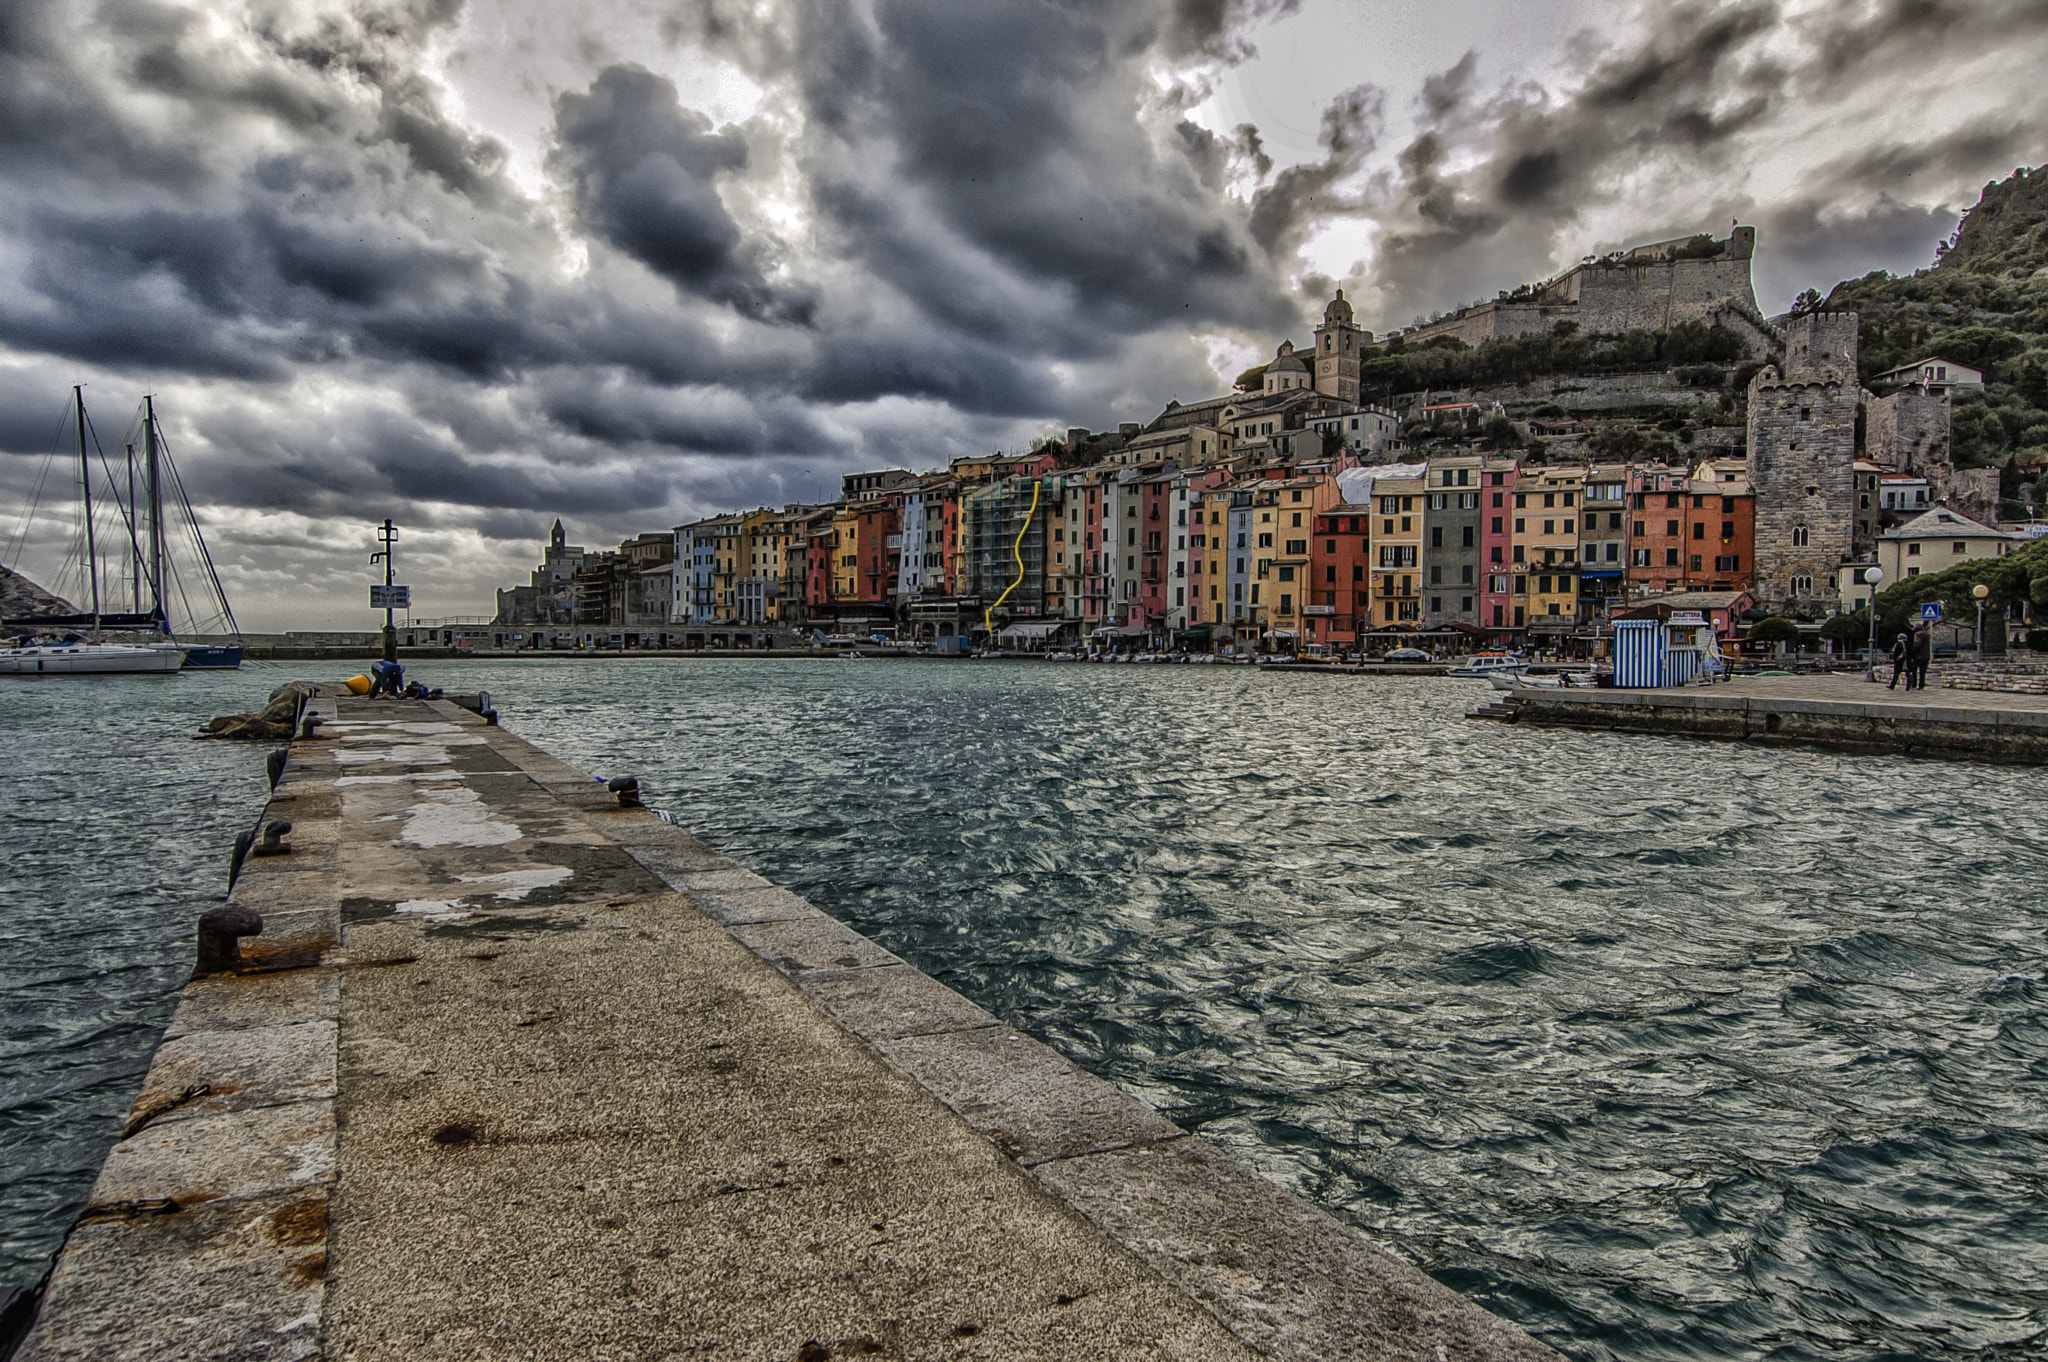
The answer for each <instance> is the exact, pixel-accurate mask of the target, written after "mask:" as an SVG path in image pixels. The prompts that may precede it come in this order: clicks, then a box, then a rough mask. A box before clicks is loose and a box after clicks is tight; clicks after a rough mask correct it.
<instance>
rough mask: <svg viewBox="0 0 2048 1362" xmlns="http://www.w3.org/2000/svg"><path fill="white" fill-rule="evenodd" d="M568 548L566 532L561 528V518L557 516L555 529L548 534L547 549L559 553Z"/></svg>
mask: <svg viewBox="0 0 2048 1362" xmlns="http://www.w3.org/2000/svg"><path fill="white" fill-rule="evenodd" d="M568 546H569V535H568V532H567V531H565V530H564V529H563V528H562V521H561V518H560V517H559V516H558V517H556V519H555V528H554V529H553V530H552V531H550V532H549V534H548V547H549V548H551V549H553V550H555V552H557V553H560V552H561V551H562V550H563V549H565V548H567V547H568Z"/></svg>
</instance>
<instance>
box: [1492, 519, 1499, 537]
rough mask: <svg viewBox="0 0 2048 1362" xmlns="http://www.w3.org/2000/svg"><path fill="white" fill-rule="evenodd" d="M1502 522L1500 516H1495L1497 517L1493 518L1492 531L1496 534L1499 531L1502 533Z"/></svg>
mask: <svg viewBox="0 0 2048 1362" xmlns="http://www.w3.org/2000/svg"><path fill="white" fill-rule="evenodd" d="M1500 522H1501V518H1500V517H1499V516H1495V517H1494V518H1493V531H1492V532H1493V533H1494V534H1499V533H1500Z"/></svg>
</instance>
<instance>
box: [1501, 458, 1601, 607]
mask: <svg viewBox="0 0 2048 1362" xmlns="http://www.w3.org/2000/svg"><path fill="white" fill-rule="evenodd" d="M1585 486H1586V470H1585V469H1583V468H1541V467H1525V468H1524V469H1523V470H1522V476H1521V477H1520V478H1519V479H1518V480H1517V481H1516V483H1515V535H1514V557H1515V574H1516V592H1517V595H1520V594H1521V593H1522V591H1523V590H1524V589H1525V587H1526V591H1527V596H1528V610H1529V614H1528V619H1529V628H1530V629H1531V630H1532V631H1535V632H1538V633H1545V632H1549V633H1557V634H1565V633H1569V632H1571V630H1572V629H1573V628H1575V627H1576V626H1577V624H1578V618H1579V572H1578V569H1579V517H1580V515H1581V513H1582V511H1583V507H1582V506H1581V504H1580V503H1581V501H1582V499H1583V497H1584V494H1585Z"/></svg>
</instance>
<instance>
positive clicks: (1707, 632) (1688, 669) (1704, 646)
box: [1664, 610, 1720, 686]
mask: <svg viewBox="0 0 2048 1362" xmlns="http://www.w3.org/2000/svg"><path fill="white" fill-rule="evenodd" d="M1709 652H1713V653H1716V654H1718V653H1719V652H1720V649H1719V648H1718V647H1717V646H1716V645H1715V643H1714V631H1713V630H1712V629H1711V628H1710V627H1708V625H1707V617H1706V616H1705V615H1702V614H1701V613H1700V612H1699V611H1697V610H1674V611H1673V612H1672V614H1671V618H1670V619H1669V620H1668V621H1666V622H1665V625H1664V684H1665V685H1667V686H1683V685H1688V684H1690V683H1691V682H1692V681H1693V680H1694V679H1695V678H1701V673H1703V672H1705V671H1706V669H1707V654H1708V653H1709ZM1701 679H1703V678H1701Z"/></svg>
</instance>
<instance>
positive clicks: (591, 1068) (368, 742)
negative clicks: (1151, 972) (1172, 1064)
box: [18, 687, 1557, 1362]
mask: <svg viewBox="0 0 2048 1362" xmlns="http://www.w3.org/2000/svg"><path fill="white" fill-rule="evenodd" d="M335 689H336V688H331V687H328V688H322V690H321V693H320V694H319V695H318V696H317V697H316V698H314V699H313V700H312V701H311V702H310V705H309V715H310V717H312V718H314V719H316V720H322V721H324V722H322V723H319V724H317V725H316V726H315V729H314V731H313V733H312V734H311V735H310V736H303V735H302V736H301V737H300V738H299V739H298V740H297V741H295V742H294V743H293V744H292V746H291V748H290V751H289V760H288V762H287V763H286V764H285V765H284V767H283V769H282V773H281V779H280V780H279V781H278V783H277V785H276V787H275V790H274V792H273V797H272V799H271V801H270V803H269V805H268V807H266V808H265V810H264V811H263V816H262V819H261V820H260V822H259V826H262V827H266V828H269V829H270V830H272V831H273V832H275V833H276V834H278V836H277V838H276V839H275V840H277V841H278V843H279V845H278V846H277V847H275V848H273V849H271V854H268V855H266V854H262V849H261V848H259V849H258V850H257V851H256V852H254V853H252V855H251V857H250V859H249V860H248V861H247V862H246V863H245V867H244V869H243V871H242V873H241V876H240V878H239V880H238V881H237V882H236V883H235V885H234V888H233V891H232V893H231V895H230V898H229V902H228V904H227V905H226V907H225V909H223V910H218V911H219V913H220V915H219V916H213V915H209V919H208V920H209V921H210V922H211V923H212V924H213V925H214V927H215V928H216V931H215V932H214V933H213V935H212V936H211V937H210V938H209V939H208V942H209V949H210V950H212V951H213V952H214V953H215V956H214V958H213V959H212V960H211V962H210V963H209V965H208V966H207V968H208V971H209V972H208V973H206V974H205V975H204V976H203V977H200V978H197V979H195V980H194V982H193V983H192V984H191V985H190V986H189V987H188V988H187V989H186V990H185V994H184V998H183V1000H182V1002H181V1004H180V1006H179V1008H178V1010H177V1012H176V1015H175V1016H174V1018H173V1020H172V1022H171V1025H170V1027H169V1030H168V1032H167V1033H166V1036H165V1039H164V1042H163V1044H162V1046H161V1048H160V1049H159V1051H158V1053H157V1055H156V1058H155V1062H154V1063H153V1065H152V1067H151V1069H150V1072H149V1074H148V1077H147V1078H146V1080H145V1082H144V1085H143V1090H142V1092H141V1094H140V1095H139V1096H138V1097H137V1099H136V1102H135V1105H134V1108H133V1109H132V1111H131V1114H130V1117H129V1119H128V1122H127V1126H126V1129H125V1131H124V1133H123V1138H122V1139H121V1140H120V1142H119V1143H117V1144H116V1145H115V1147H114V1149H113V1151H112V1152H111V1153H110V1154H109V1155H108V1157H107V1160H106V1164H105V1166H104V1168H103V1170H102V1173H101V1176H100V1178H99V1181H98V1183H97V1184H96V1185H95V1187H94V1190H93V1194H92V1198H91V1203H90V1205H89V1206H88V1208H87V1210H86V1212H85V1214H84V1216H83V1217H82V1218H81V1220H80V1222H79V1224H78V1226H77V1227H76V1229H74V1231H73V1232H72V1234H71V1236H70V1238H69V1240H68V1241H67V1243H66V1245H65V1247H64V1250H63V1252H62V1253H61V1255H60V1256H59V1258H58V1261H57V1264H56V1267H55V1269H54V1271H53V1273H52V1276H51V1279H50V1282H49V1286H48V1289H47V1292H46V1294H45V1297H44V1299H43V1302H42V1307H41V1311H40V1314H39V1317H38V1319H37V1321H36V1324H35V1326H34V1329H33V1331H32V1333H31V1334H30V1337H29V1338H28V1340H27V1342H26V1344H25V1345H24V1348H23V1350H22V1352H21V1353H20V1354H19V1355H18V1356H19V1358H21V1359H24V1362H55V1360H56V1359H87V1358H91V1359H104V1358H121V1359H124V1362H155V1360H156V1359H166V1360H168V1359H179V1360H180V1362H194V1360H195V1359H230V1358H232V1359H238V1362H245V1360H251V1359H294V1360H299V1359H310V1358H329V1359H336V1360H337V1362H338V1360H339V1359H344V1358H346V1359H386V1358H389V1359H394V1360H396V1359H404V1360H405V1362H438V1360H439V1359H447V1360H448V1362H455V1359H474V1358H501V1357H502V1358H513V1357H520V1358H529V1357H530V1358H577V1359H618V1362H628V1360H637V1359H644V1358H655V1357H683V1356H691V1357H697V1356H702V1357H721V1358H722V1357H747V1358H762V1359H770V1358H784V1359H798V1362H818V1360H819V1359H826V1358H843V1357H882V1358H890V1357H918V1358H926V1357H942V1356H943V1357H987V1358H1030V1357H1037V1358H1047V1359H1050V1358H1061V1359H1105V1362H1106V1360H1107V1359H1128V1358H1180V1359H1232V1360H1233V1362H1251V1359H1253V1358H1257V1357H1268V1358H1291V1359H1301V1360H1302V1362H1307V1359H1311V1358H1313V1359H1332V1358H1359V1359H1364V1358H1374V1359H1379V1358H1390V1359H1402V1360H1404V1362H1406V1360H1411V1359H1412V1362H1442V1360H1443V1359H1446V1358H1461V1359H1463V1358H1470V1359H1495V1358H1499V1359H1521V1360H1525V1362H1556V1359H1557V1354H1555V1353H1553V1352H1552V1351H1550V1350H1549V1349H1548V1348H1545V1347H1543V1346H1542V1345H1540V1344H1538V1343H1536V1342H1535V1341H1533V1340H1532V1339H1530V1338H1529V1337H1528V1336H1527V1335H1526V1334H1524V1333H1522V1332H1521V1331H1519V1330H1517V1329H1515V1328H1514V1327H1512V1326H1510V1325H1508V1324H1506V1323H1504V1322H1502V1321H1501V1320H1499V1319H1496V1318H1495V1317H1493V1316H1491V1315H1489V1314H1487V1313H1486V1312H1485V1311H1483V1310H1480V1309H1478V1308H1477V1307H1475V1306H1473V1305H1472V1304H1470V1303H1469V1302H1467V1301H1465V1300H1463V1299H1462V1298H1460V1297H1459V1296H1457V1295H1456V1294H1454V1293H1453V1292H1451V1291H1449V1290H1448V1289H1446V1288H1445V1287H1443V1286H1442V1285H1440V1284H1438V1283H1437V1282H1435V1281H1433V1280H1432V1279H1430V1278H1429V1277H1427V1276H1425V1275H1424V1274H1423V1273H1421V1272H1419V1271H1417V1270H1416V1269H1414V1268H1412V1267H1410V1266H1408V1265H1407V1264H1404V1263H1402V1262H1400V1261H1398V1260H1397V1259H1394V1258H1392V1257H1391V1256H1389V1255H1387V1254H1386V1253H1384V1252H1382V1251H1380V1250H1379V1249H1377V1248H1375V1247H1374V1246H1373V1245H1372V1244H1370V1243H1368V1242H1367V1241H1366V1240H1365V1239H1363V1238H1362V1237H1361V1236H1359V1235H1358V1234H1357V1233H1356V1232H1354V1231H1352V1230H1351V1229H1349V1228H1347V1227H1346V1226H1344V1225H1342V1224H1340V1223H1339V1222H1338V1221H1336V1220H1335V1219H1333V1218H1331V1217H1330V1216H1329V1215H1327V1214H1326V1213H1324V1212H1323V1211H1321V1210H1319V1209H1317V1208H1316V1207H1314V1206H1312V1205H1310V1204H1308V1203H1307V1202H1304V1201H1302V1200H1301V1199H1299V1198H1297V1197H1295V1196H1294V1195H1293V1194H1291V1193H1290V1192H1288V1191H1286V1190H1285V1189H1283V1188H1282V1187H1280V1186H1278V1185H1276V1184H1275V1183H1273V1182H1270V1181H1268V1180H1267V1179H1266V1178H1264V1177H1261V1176H1260V1175H1258V1174H1257V1173H1255V1172H1253V1171H1252V1170H1250V1169H1249V1168H1247V1167H1245V1166H1244V1165H1242V1164H1239V1163H1237V1162H1236V1161H1235V1160H1233V1159H1231V1158H1229V1157H1228V1156H1226V1155H1224V1154H1223V1153H1221V1152H1220V1151H1219V1150H1217V1149H1215V1148H1214V1147H1212V1146H1210V1145H1209V1144H1207V1143H1206V1142H1204V1141H1203V1140H1201V1139H1200V1138H1199V1137H1196V1136H1192V1135H1189V1134H1187V1133H1185V1132H1183V1131H1182V1130H1180V1129H1179V1128H1178V1127H1176V1126H1174V1125H1173V1124H1172V1123H1171V1122H1169V1121H1167V1120H1166V1119H1164V1118H1163V1117H1161V1116H1160V1115H1159V1114H1158V1113H1157V1112H1155V1111H1153V1110H1151V1109H1150V1108H1148V1107H1146V1106H1144V1105H1143V1104H1141V1103H1139V1102H1136V1101H1134V1100H1133V1099H1131V1098H1129V1097H1127V1096H1125V1095H1124V1094H1122V1093H1121V1092H1119V1091H1118V1090H1117V1089H1115V1088H1113V1087H1111V1086H1110V1085H1109V1084H1107V1083H1105V1082H1103V1081H1102V1080H1100V1079H1098V1078H1096V1077H1094V1076H1093V1075H1091V1074H1089V1073H1087V1072H1085V1071H1083V1070H1081V1069H1078V1068H1076V1067H1075V1066H1074V1065H1073V1064H1071V1063H1070V1062H1068V1061H1067V1060H1066V1059H1065V1058H1064V1057H1062V1056H1061V1055H1059V1054H1058V1053H1057V1052H1055V1051H1053V1050H1051V1049H1049V1048H1047V1047H1046V1046H1044V1045H1042V1044H1040V1043H1038V1042H1037V1041H1035V1040H1032V1039H1031V1038H1029V1037H1028V1036H1025V1035H1023V1034H1022V1033H1021V1032H1018V1031H1016V1030H1015V1029H1013V1028H1011V1027H1009V1026H1006V1025H1004V1024H1003V1023H1002V1022H1001V1021H1000V1020H998V1019H997V1018H996V1017H994V1016H991V1015H990V1014H989V1013H987V1012H985V1011H983V1010H982V1009H981V1008H979V1007H977V1006H976V1005H975V1004H973V1003H972V1002H970V1001H968V1000H967V999H966V998H963V997H961V996H960V995H959V994H956V993H954V992H952V991H951V990H949V989H947V988H945V987H943V986H941V985H940V984H938V983H937V982H935V981H934V980H932V979H931V978H930V977H928V976H927V975H925V974H923V973H922V972H920V971H919V970H917V969H916V968H914V967H912V966H911V965H909V964H907V963H906V962H904V961H903V960H901V959H900V958H898V957H896V956H894V955H892V954H890V953H889V952H888V951H885V950H883V949H881V948H880V947H878V946H876V945H875V944H874V943H873V942H871V941H868V940H867V939H866V938H864V937H862V936H860V935H859V934H857V933H855V932H854V931H852V930H850V929H849V928H847V927H845V926H844V925H842V924H841V923H839V922H837V921H835V920H834V919H832V918H830V917H828V916H826V915H825V914H823V913H821V912H819V911H818V910H817V909H816V908H815V907H813V906H812V905H811V904H809V903H807V902H806V901H805V900H803V899H802V898H799V897H798V896H797V895H795V894H792V893H789V892H787V891H786V890H783V889H780V888H777V887H776V886H775V885H773V884H770V883H769V882H768V881H766V880H764V879H762V878H760V877H759V876H757V875H754V874H752V873H751V872H749V871H747V870H746V869H744V868H743V867H741V866H739V865H736V864H735V863H733V862H732V861H730V860H728V859H727V858H725V857H723V856H721V855H719V854H718V853H717V852H715V851H713V850H711V849H710V848H709V847H707V846H705V845H704V844H703V843H701V842H699V841H697V840H696V839H695V838H692V837H690V836H689V835H688V834H687V833H685V832H683V831H682V830H681V829H679V828H676V827H674V826H673V825H671V824H670V823H669V822H667V821H666V820H665V819H663V818H662V817H660V816H659V815H658V814H656V813H655V812H653V811H652V810H649V809H646V808H641V807H638V804H637V790H636V789H635V788H634V787H632V786H630V785H627V784H625V783H624V782H623V780H615V781H614V782H612V784H611V785H609V786H608V785H606V784H601V783H599V782H598V781H596V780H593V779H592V778H591V777H590V776H589V775H587V774H585V773H583V772H581V771H578V770H576V769H574V768H573V767H570V766H568V765H567V764H565V763H563V762H561V761H559V760H557V759H555V758H554V757H551V756H549V755H548V754H547V753H546V752H544V751H542V750H540V749H539V748H537V747H534V746H533V745H532V744H530V743H527V742H525V741H523V740H521V739H519V738H518V737H515V736H513V735H512V734H510V733H507V732H505V731H504V730H503V729H501V728H497V727H494V726H491V725H489V724H487V723H486V722H485V721H484V720H483V719H481V718H479V717H478V716H476V715H473V714H470V713H468V712H466V711H464V710H461V709H458V708H456V707H455V706H454V705H452V704H449V703H446V702H413V701H388V700H387V701H371V700H359V699H355V698H352V697H347V696H343V695H337V694H335V693H334V692H335ZM286 822H288V823H289V824H290V826H289V828H288V829H287V828H281V827H279V826H278V825H279V824H283V823H286ZM237 940H238V941H239V942H240V944H239V946H237V945H235V944H233V943H234V942H236V941H237Z"/></svg>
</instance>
